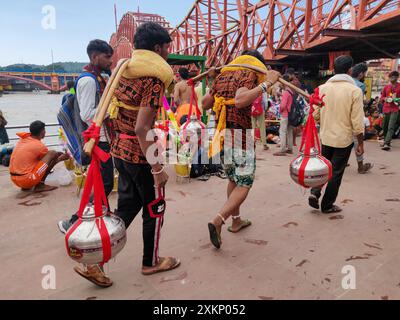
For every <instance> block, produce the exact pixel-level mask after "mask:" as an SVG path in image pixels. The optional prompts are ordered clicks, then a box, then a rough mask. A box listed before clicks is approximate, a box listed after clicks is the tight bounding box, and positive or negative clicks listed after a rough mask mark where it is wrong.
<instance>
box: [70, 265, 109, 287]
mask: <svg viewBox="0 0 400 320" xmlns="http://www.w3.org/2000/svg"><path fill="white" fill-rule="evenodd" d="M74 271H75V272H76V273H77V274H79V275H80V276H81V277H83V278H85V279H86V280H88V281H90V282H92V283H94V284H95V285H96V286H99V287H101V288H108V287H111V286H112V285H113V282H112V281H111V280H110V278H108V277H107V276H106V275H105V274H104V271H103V270H102V269H101V268H100V267H99V266H98V265H93V266H87V268H86V270H83V269H81V268H79V267H75V268H74Z"/></svg>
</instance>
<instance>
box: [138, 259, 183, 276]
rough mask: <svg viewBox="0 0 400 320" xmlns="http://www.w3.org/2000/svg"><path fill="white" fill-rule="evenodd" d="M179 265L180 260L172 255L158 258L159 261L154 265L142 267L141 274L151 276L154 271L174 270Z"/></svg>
mask: <svg viewBox="0 0 400 320" xmlns="http://www.w3.org/2000/svg"><path fill="white" fill-rule="evenodd" d="M180 265H181V262H180V260H178V259H176V258H172V257H169V258H160V262H159V263H158V264H157V265H156V266H154V267H150V268H146V269H142V274H143V275H144V276H151V275H153V274H156V273H160V272H167V271H171V270H174V269H176V268H178V267H179V266H180Z"/></svg>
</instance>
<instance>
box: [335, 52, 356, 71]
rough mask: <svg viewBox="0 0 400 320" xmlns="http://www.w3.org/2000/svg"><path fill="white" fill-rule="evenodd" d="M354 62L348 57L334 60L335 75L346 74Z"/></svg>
mask: <svg viewBox="0 0 400 320" xmlns="http://www.w3.org/2000/svg"><path fill="white" fill-rule="evenodd" d="M353 63H354V60H353V58H352V57H350V56H340V57H338V58H336V60H335V63H334V66H335V74H343V73H344V74H347V73H348V72H349V70H350V69H351V67H352V66H353Z"/></svg>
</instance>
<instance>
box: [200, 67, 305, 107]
mask: <svg viewBox="0 0 400 320" xmlns="http://www.w3.org/2000/svg"><path fill="white" fill-rule="evenodd" d="M224 68H247V69H251V70H254V71H256V72H259V73H263V74H267V72H268V71H266V70H264V69H262V68H259V67H256V66H252V65H249V64H229V65H226V66H222V67H218V68H215V69H213V68H211V69H209V70H208V71H206V72H204V73H201V74H199V75H198V76H196V77H194V78H193V79H192V80H193V81H194V82H197V81H200V80H201V79H203V78H204V77H206V76H207V75H208V74H209V73H210V72H211V71H212V70H215V71H220V70H221V69H224ZM278 81H279V82H280V83H281V84H283V85H285V86H288V87H289V88H290V89H292V90H293V91H295V92H296V93H298V94H300V95H302V96H303V97H304V98H306V99H310V95H309V94H308V93H307V92H305V91H304V90H302V89H300V88H299V87H296V86H295V85H294V84H293V83H290V82H288V81H286V80H284V79H283V78H279V79H278Z"/></svg>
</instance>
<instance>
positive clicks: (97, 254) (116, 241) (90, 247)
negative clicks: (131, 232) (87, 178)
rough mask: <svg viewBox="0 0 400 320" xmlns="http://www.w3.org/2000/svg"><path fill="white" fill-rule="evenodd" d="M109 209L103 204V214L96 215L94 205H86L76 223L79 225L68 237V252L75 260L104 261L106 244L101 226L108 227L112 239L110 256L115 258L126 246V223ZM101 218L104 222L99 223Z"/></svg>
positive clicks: (96, 262)
mask: <svg viewBox="0 0 400 320" xmlns="http://www.w3.org/2000/svg"><path fill="white" fill-rule="evenodd" d="M108 211H109V210H108V209H107V207H105V206H103V215H102V216H101V217H96V214H95V210H94V206H93V205H87V206H86V208H85V210H84V212H83V215H82V218H80V219H79V220H78V222H77V223H76V224H75V225H77V227H76V228H75V229H74V230H73V231H72V232H71V233H70V234H69V237H68V239H66V240H67V250H68V254H69V256H70V257H71V258H72V259H73V260H75V261H76V262H79V263H83V264H89V265H91V264H100V263H103V262H104V245H105V244H104V240H103V239H102V235H101V232H100V230H101V229H100V228H104V227H105V228H106V229H107V233H108V235H109V239H110V241H109V245H110V247H109V250H111V253H110V257H109V258H110V259H111V258H114V257H115V256H116V255H117V254H118V253H119V252H120V251H121V250H122V249H123V248H124V246H125V244H126V229H125V224H124V222H123V221H122V220H121V218H119V217H117V216H115V215H113V214H109V212H108ZM100 219H102V220H103V222H104V224H103V223H101V224H100V223H99V222H100ZM73 227H74V226H73ZM73 227H72V228H73ZM103 231H104V230H103Z"/></svg>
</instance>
